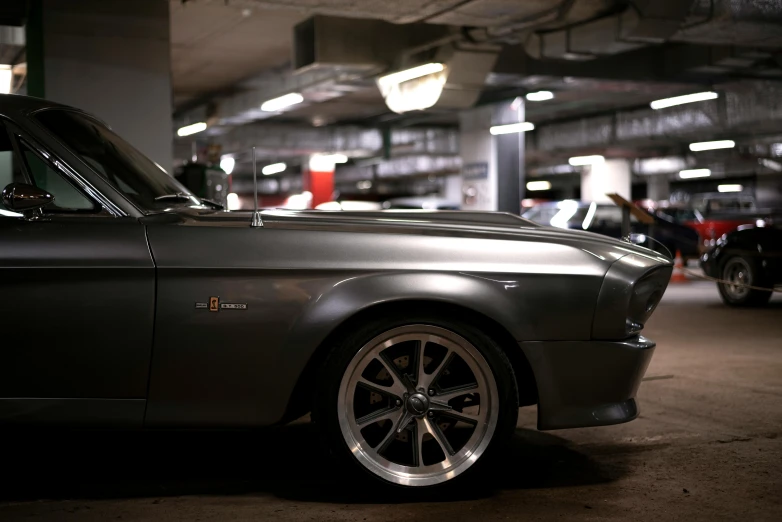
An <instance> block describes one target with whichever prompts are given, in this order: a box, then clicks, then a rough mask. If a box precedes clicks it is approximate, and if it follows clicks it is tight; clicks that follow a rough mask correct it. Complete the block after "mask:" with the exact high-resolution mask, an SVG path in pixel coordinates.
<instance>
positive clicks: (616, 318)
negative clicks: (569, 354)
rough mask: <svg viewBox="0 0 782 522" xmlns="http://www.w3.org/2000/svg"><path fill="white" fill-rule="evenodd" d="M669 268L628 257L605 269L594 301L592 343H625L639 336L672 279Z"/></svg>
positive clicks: (670, 266)
mask: <svg viewBox="0 0 782 522" xmlns="http://www.w3.org/2000/svg"><path fill="white" fill-rule="evenodd" d="M672 271H673V266H672V264H663V263H661V262H660V261H657V260H654V259H650V258H647V257H643V256H639V255H635V254H630V255H627V256H625V257H623V258H621V259H619V260H618V261H616V262H615V263H614V264H613V265H611V268H609V269H608V272H607V273H606V276H605V279H604V280H603V286H602V287H601V288H600V294H599V295H598V298H597V308H596V310H595V319H594V322H593V323H592V338H593V339H612V340H618V339H626V338H627V337H630V336H633V335H636V334H637V333H638V332H640V331H641V330H642V329H643V327H644V324H646V321H647V320H648V319H649V317H650V316H651V315H652V312H654V310H655V308H657V305H658V303H659V302H660V299H662V297H663V293H664V292H665V288H666V287H667V286H668V282H669V281H670V279H671V272H672Z"/></svg>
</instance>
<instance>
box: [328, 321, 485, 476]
mask: <svg viewBox="0 0 782 522" xmlns="http://www.w3.org/2000/svg"><path fill="white" fill-rule="evenodd" d="M408 334H426V335H431V336H432V337H433V338H435V339H438V340H439V341H440V342H445V343H446V344H450V345H455V346H458V348H459V349H460V351H463V352H464V353H459V356H460V357H462V358H463V359H465V362H467V364H468V365H470V366H471V369H473V373H474V374H475V375H474V376H475V378H476V381H477V382H478V385H479V386H478V388H479V389H480V388H481V386H483V389H484V390H486V391H487V393H485V394H484V395H486V397H483V396H482V397H481V409H483V408H484V407H486V411H487V414H486V415H485V416H484V418H483V422H479V423H478V424H477V425H476V427H475V429H474V431H473V434H472V435H471V436H470V439H469V440H468V441H467V442H466V443H465V444H464V446H463V447H462V448H461V449H460V450H459V451H458V452H456V453H455V454H454V455H452V456H450V457H449V458H446V460H444V461H442V462H440V463H437V464H432V465H429V466H403V465H400V464H396V463H393V462H391V461H389V460H387V459H385V458H384V457H382V456H381V455H380V454H379V453H378V452H376V451H375V449H373V448H372V447H370V446H369V445H368V444H367V443H366V442H365V441H364V439H363V437H362V436H361V434H360V430H359V427H358V425H357V424H356V419H355V415H354V408H353V407H354V404H353V394H354V386H351V383H353V381H354V379H353V376H354V374H355V373H356V370H357V368H358V367H359V365H360V364H361V363H362V361H364V360H365V358H367V357H370V360H371V358H372V357H374V355H372V354H374V353H378V354H379V353H380V352H381V351H383V350H385V349H386V348H388V347H389V346H393V345H394V344H396V343H397V342H403V341H402V340H397V341H396V342H394V340H395V339H397V338H399V337H403V336H406V335H408ZM438 344H439V343H438ZM468 359H469V360H468ZM470 362H473V363H474V365H473V364H470ZM367 364H368V363H367ZM474 366H477V368H478V370H479V371H478V372H476V371H475V369H474ZM364 367H365V365H364ZM361 371H362V372H363V368H362V370H361ZM358 375H359V376H360V375H361V372H359V373H358ZM404 408H405V406H404V404H403V405H402V408H401V410H404ZM337 414H338V420H339V426H340V430H341V431H342V436H343V439H344V440H345V442H346V444H347V445H348V449H349V450H350V452H351V453H352V454H353V456H354V457H355V458H356V459H357V460H358V461H359V463H360V464H361V465H362V466H363V467H364V468H366V469H367V470H369V471H370V472H372V473H373V474H375V475H377V476H378V477H380V478H382V479H384V480H386V481H388V482H391V483H394V484H398V485H401V486H412V487H422V486H432V485H436V484H440V483H443V482H446V481H448V480H451V479H453V478H455V477H457V476H458V475H460V474H462V473H464V472H465V471H466V470H467V469H469V468H470V467H471V466H472V465H473V464H474V463H475V462H476V461H477V460H478V459H479V458H480V457H481V456H482V455H483V453H484V452H485V451H486V448H487V447H488V446H489V444H490V443H491V440H492V437H493V436H494V432H495V430H496V427H497V417H498V414H499V394H498V391H497V384H496V381H495V379H494V376H493V374H492V372H491V368H490V366H489V364H488V362H487V361H486V359H485V358H484V357H483V355H482V354H481V353H480V351H479V350H478V349H477V348H476V347H475V346H474V345H473V344H472V343H470V342H469V341H468V340H467V339H465V338H464V337H462V336H460V335H458V334H456V333H455V332H452V331H450V330H447V329H445V328H441V327H438V326H432V325H426V324H412V325H407V326H401V327H397V328H393V329H391V330H388V331H387V332H384V333H382V334H380V335H378V336H377V337H375V338H374V339H372V340H370V341H369V342H368V343H366V344H365V345H364V346H363V347H362V348H361V349H360V350H359V351H358V352H357V353H356V355H354V356H353V358H352V359H351V361H350V364H349V365H348V367H347V368H346V369H345V372H344V373H343V376H342V381H341V382H340V387H339V395H338V398H337ZM413 422H422V423H427V422H428V419H426V417H425V416H424V417H423V418H421V419H418V420H417V421H416V420H414V421H413ZM392 429H393V428H392ZM449 460H450V462H451V463H450V464H446V463H447V462H449Z"/></svg>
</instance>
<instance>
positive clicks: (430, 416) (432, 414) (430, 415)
mask: <svg viewBox="0 0 782 522" xmlns="http://www.w3.org/2000/svg"><path fill="white" fill-rule="evenodd" d="M432 417H434V412H433V411H430V412H429V418H430V419H431V418H432Z"/></svg>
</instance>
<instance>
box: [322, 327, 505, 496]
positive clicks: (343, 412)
mask: <svg viewBox="0 0 782 522" xmlns="http://www.w3.org/2000/svg"><path fill="white" fill-rule="evenodd" d="M319 381H320V383H321V385H320V386H319V387H318V388H319V390H320V393H319V394H318V395H317V397H316V403H315V408H314V410H313V418H314V420H315V423H316V425H317V426H318V427H319V429H320V430H321V432H322V433H323V435H325V437H326V439H327V440H328V442H329V445H330V447H331V449H332V452H333V453H334V454H335V456H336V457H337V458H338V459H340V460H342V461H343V462H345V463H346V464H348V465H350V466H353V467H354V468H357V469H358V470H363V471H364V472H366V473H369V474H371V475H373V476H374V477H376V478H379V479H381V480H383V481H385V482H387V483H390V484H394V485H398V486H412V487H426V486H434V485H438V484H443V483H445V482H450V481H452V480H453V479H454V478H456V477H458V476H461V475H463V474H465V472H467V471H468V470H470V472H471V473H470V474H472V472H473V471H474V469H475V468H480V467H481V466H479V464H481V463H482V462H483V461H485V460H487V458H488V456H489V454H491V453H493V452H495V451H500V450H499V447H500V446H501V445H502V443H503V442H504V441H505V440H506V439H507V438H508V437H509V435H510V434H511V433H512V431H513V429H514V428H515V425H516V419H517V415H518V393H517V391H516V381H515V378H514V376H513V371H512V369H511V366H510V363H509V362H508V359H507V357H506V356H505V354H504V353H503V351H502V349H501V348H500V346H499V345H497V343H495V342H494V341H493V340H492V339H491V338H490V337H488V336H487V335H485V334H484V333H483V332H481V331H480V330H478V329H476V328H474V327H472V326H469V325H460V324H453V323H450V322H449V321H446V320H443V319H439V318H435V317H425V316H422V317H416V318H411V319H399V320H395V321H389V320H382V321H377V322H374V323H370V324H366V325H365V326H364V327H362V328H361V329H360V331H357V332H355V333H353V334H350V335H347V336H346V337H345V338H344V339H343V340H341V341H340V342H338V343H337V345H336V346H335V347H334V349H333V351H332V353H331V355H330V356H329V359H328V361H327V362H326V364H325V365H324V367H323V369H322V371H321V376H320V379H319Z"/></svg>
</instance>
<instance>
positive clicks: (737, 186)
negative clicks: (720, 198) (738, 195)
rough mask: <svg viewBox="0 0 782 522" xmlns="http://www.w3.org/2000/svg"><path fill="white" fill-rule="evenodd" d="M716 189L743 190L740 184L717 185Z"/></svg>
mask: <svg viewBox="0 0 782 522" xmlns="http://www.w3.org/2000/svg"><path fill="white" fill-rule="evenodd" d="M717 190H718V191H719V192H741V191H742V190H744V187H743V186H742V185H730V184H729V185H718V186H717Z"/></svg>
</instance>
